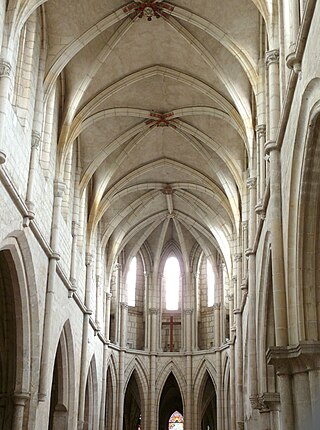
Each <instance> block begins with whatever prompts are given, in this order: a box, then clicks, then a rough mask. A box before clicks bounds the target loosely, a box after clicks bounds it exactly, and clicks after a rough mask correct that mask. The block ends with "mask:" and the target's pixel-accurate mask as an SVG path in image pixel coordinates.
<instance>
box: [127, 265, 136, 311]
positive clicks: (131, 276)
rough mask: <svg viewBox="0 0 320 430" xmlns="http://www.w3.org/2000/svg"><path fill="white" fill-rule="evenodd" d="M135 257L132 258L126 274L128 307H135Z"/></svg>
mask: <svg viewBox="0 0 320 430" xmlns="http://www.w3.org/2000/svg"><path fill="white" fill-rule="evenodd" d="M136 282H137V257H133V259H132V260H131V263H130V267H129V272H128V274H127V282H126V284H127V292H128V305H129V306H135V305H136Z"/></svg>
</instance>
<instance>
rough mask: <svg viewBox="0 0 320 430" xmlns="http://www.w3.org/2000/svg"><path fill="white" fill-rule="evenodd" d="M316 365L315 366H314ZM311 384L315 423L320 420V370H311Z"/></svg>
mask: <svg viewBox="0 0 320 430" xmlns="http://www.w3.org/2000/svg"><path fill="white" fill-rule="evenodd" d="M314 367H315V366H314ZM309 384H310V397H311V408H312V417H313V420H314V428H315V429H316V427H315V424H316V423H318V424H319V422H320V370H319V369H317V370H309Z"/></svg>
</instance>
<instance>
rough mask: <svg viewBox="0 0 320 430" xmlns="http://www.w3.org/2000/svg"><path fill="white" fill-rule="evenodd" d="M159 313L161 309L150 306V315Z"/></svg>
mask: <svg viewBox="0 0 320 430" xmlns="http://www.w3.org/2000/svg"><path fill="white" fill-rule="evenodd" d="M158 313H159V309H157V308H150V309H149V314H150V315H158Z"/></svg>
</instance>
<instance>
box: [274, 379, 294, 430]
mask: <svg viewBox="0 0 320 430" xmlns="http://www.w3.org/2000/svg"><path fill="white" fill-rule="evenodd" d="M277 375H278V382H279V392H280V400H281V430H293V429H294V428H295V424H294V418H293V398H292V386H291V376H290V375H288V374H287V373H284V372H281V371H280V372H278V373H277Z"/></svg>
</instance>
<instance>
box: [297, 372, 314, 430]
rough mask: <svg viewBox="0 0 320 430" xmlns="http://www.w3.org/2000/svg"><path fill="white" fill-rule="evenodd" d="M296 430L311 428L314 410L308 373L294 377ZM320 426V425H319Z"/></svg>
mask: <svg viewBox="0 0 320 430" xmlns="http://www.w3.org/2000/svg"><path fill="white" fill-rule="evenodd" d="M293 387H294V406H295V414H294V415H295V423H296V427H294V428H296V430H305V429H309V428H311V421H312V410H311V397H310V388H309V376H308V372H301V373H300V372H299V373H296V374H294V375H293ZM318 424H319V423H318Z"/></svg>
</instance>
